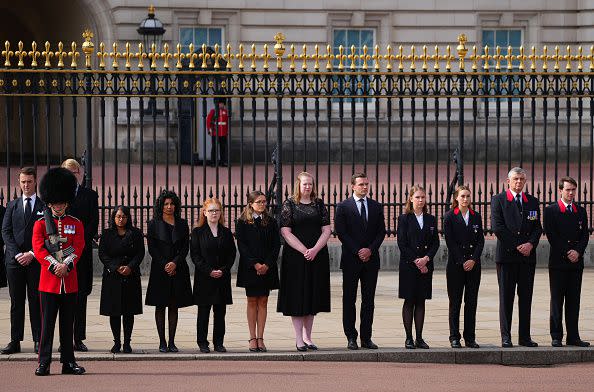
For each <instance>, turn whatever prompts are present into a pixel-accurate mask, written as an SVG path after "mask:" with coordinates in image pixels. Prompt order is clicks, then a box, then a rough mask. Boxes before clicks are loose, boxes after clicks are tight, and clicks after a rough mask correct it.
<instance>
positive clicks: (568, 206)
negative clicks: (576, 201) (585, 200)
mask: <svg viewBox="0 0 594 392" xmlns="http://www.w3.org/2000/svg"><path fill="white" fill-rule="evenodd" d="M565 212H566V213H567V214H571V213H572V212H573V209H572V208H571V204H568V205H567V209H566V210H565Z"/></svg>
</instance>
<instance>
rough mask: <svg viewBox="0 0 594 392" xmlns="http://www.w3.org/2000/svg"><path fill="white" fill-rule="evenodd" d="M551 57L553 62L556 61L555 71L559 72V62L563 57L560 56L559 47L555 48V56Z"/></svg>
mask: <svg viewBox="0 0 594 392" xmlns="http://www.w3.org/2000/svg"><path fill="white" fill-rule="evenodd" d="M551 57H552V59H553V60H555V66H554V67H553V69H554V70H555V71H559V60H561V56H560V55H559V46H555V54H554V55H553V56H551Z"/></svg>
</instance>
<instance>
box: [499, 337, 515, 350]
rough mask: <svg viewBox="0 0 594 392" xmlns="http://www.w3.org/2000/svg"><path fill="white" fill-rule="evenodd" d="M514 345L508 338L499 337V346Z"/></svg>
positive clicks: (510, 346)
mask: <svg viewBox="0 0 594 392" xmlns="http://www.w3.org/2000/svg"><path fill="white" fill-rule="evenodd" d="M513 346H514V345H513V343H512V341H511V339H510V338H503V339H501V347H503V348H512V347H513Z"/></svg>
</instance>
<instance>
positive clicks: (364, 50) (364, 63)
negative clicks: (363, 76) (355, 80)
mask: <svg viewBox="0 0 594 392" xmlns="http://www.w3.org/2000/svg"><path fill="white" fill-rule="evenodd" d="M367 50H368V48H367V45H363V53H362V54H361V55H360V56H359V57H360V58H361V60H362V61H363V65H362V66H361V68H362V69H363V70H365V71H367V61H368V60H369V59H370V56H369V55H368V54H367Z"/></svg>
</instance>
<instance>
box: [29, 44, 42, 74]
mask: <svg viewBox="0 0 594 392" xmlns="http://www.w3.org/2000/svg"><path fill="white" fill-rule="evenodd" d="M31 49H32V50H31V51H30V52H29V57H31V67H33V68H37V57H39V55H40V53H39V51H38V50H37V42H35V41H33V42H32V43H31Z"/></svg>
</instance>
